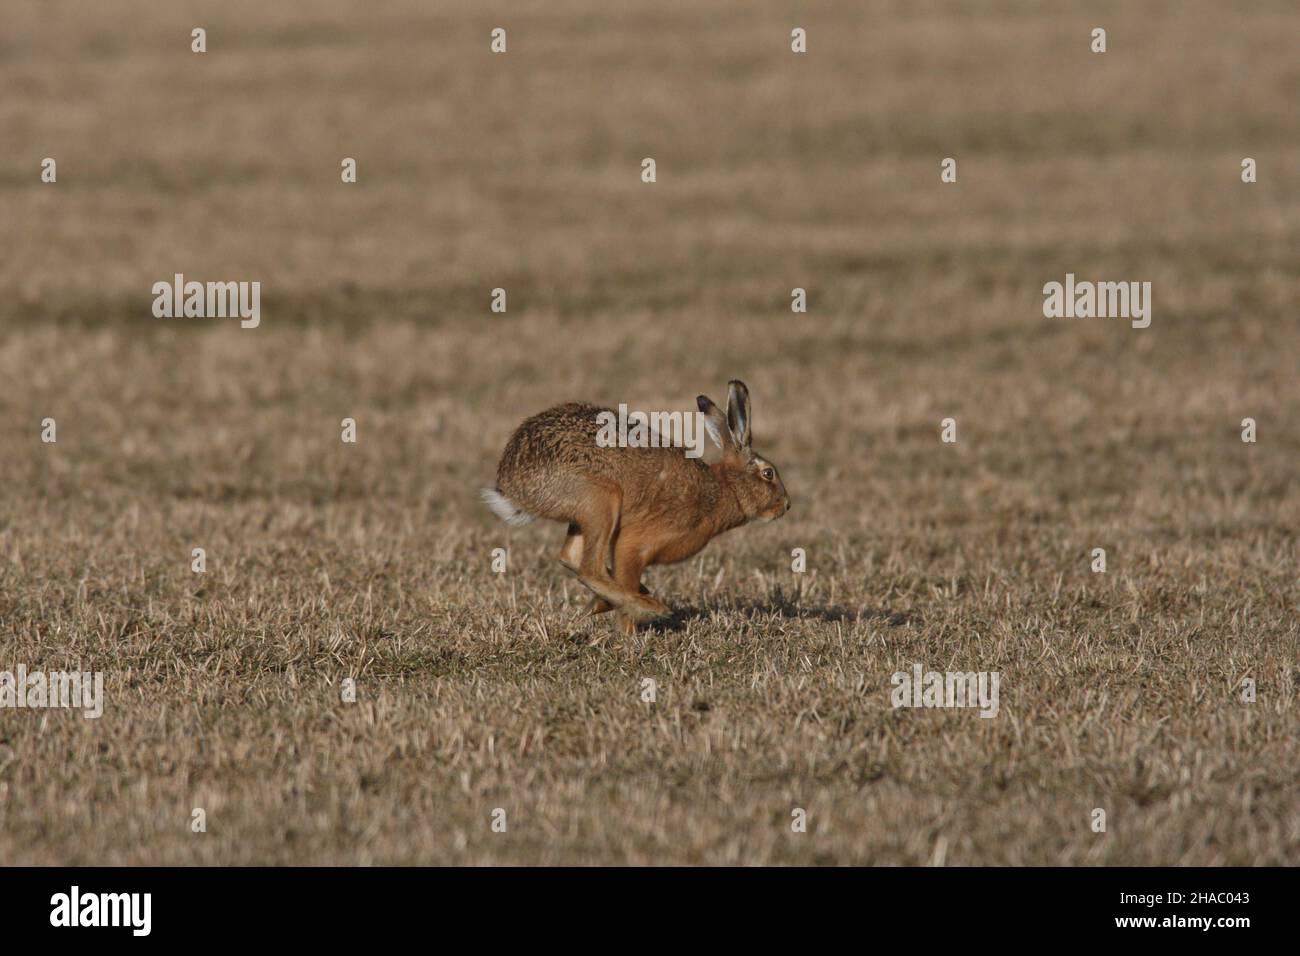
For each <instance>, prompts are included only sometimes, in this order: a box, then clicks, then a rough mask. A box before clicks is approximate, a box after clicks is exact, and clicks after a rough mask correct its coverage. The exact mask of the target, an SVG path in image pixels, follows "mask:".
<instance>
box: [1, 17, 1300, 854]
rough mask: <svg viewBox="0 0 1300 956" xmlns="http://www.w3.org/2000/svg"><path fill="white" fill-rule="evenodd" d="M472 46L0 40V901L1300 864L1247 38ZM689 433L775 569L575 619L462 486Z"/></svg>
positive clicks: (898, 34)
mask: <svg viewBox="0 0 1300 956" xmlns="http://www.w3.org/2000/svg"><path fill="white" fill-rule="evenodd" d="M490 6H491V5H488V6H485V5H483V4H479V3H474V2H470V0H463V2H461V0H457V2H441V3H437V4H430V3H427V2H424V0H386V2H384V3H363V2H359V0H358V2H343V0H320V2H314V3H312V4H306V5H302V4H292V5H290V4H266V3H261V2H251V0H240V2H231V0H221V2H217V0H211V2H172V3H161V2H152V3H146V2H136V3H120V4H112V5H108V4H74V3H65V2H57V3H56V2H51V3H43V4H13V5H11V7H12V9H6V12H5V21H6V24H5V30H4V32H3V36H0V84H2V85H0V89H2V90H3V92H0V132H2V133H3V136H2V137H0V140H2V142H3V147H4V148H3V150H0V221H2V222H3V226H2V227H0V235H2V236H3V247H2V248H3V255H0V449H2V450H0V489H3V494H2V495H0V670H12V669H14V668H16V667H17V666H18V665H19V664H24V665H26V667H27V668H28V669H29V670H59V669H72V668H80V669H84V670H101V671H103V672H104V675H105V677H104V679H105V711H104V715H103V716H102V717H101V718H99V719H98V720H89V719H85V718H83V717H82V716H81V715H80V714H79V713H76V712H69V711H64V710H46V711H35V710H9V709H5V710H0V859H3V860H4V861H5V862H6V863H10V864H15V863H19V864H21V863H27V864H56V863H68V864H93V863H103V864H168V865H170V864H265V863H273V864H332V863H343V864H384V863H397V864H927V863H933V864H947V865H974V864H1013V865H1021V864H1032V865H1051V864H1071V865H1116V864H1129V865H1154V864H1178V865H1190V864H1295V863H1298V862H1300V720H1298V719H1297V696H1298V692H1300V662H1298V658H1297V655H1298V653H1300V625H1298V624H1297V614H1296V609H1297V604H1298V603H1300V575H1298V572H1297V569H1298V567H1300V539H1298V538H1297V528H1298V527H1300V499H1298V497H1297V487H1296V481H1295V473H1296V465H1297V461H1300V431H1298V428H1297V424H1298V423H1300V389H1298V388H1297V368H1298V366H1300V321H1298V320H1300V315H1298V314H1297V304H1298V303H1300V129H1298V127H1297V123H1296V113H1295V106H1296V97H1295V93H1296V90H1297V88H1300V64H1298V63H1297V61H1296V58H1295V55H1294V54H1295V46H1294V39H1295V36H1296V33H1297V30H1298V29H1300V10H1297V8H1296V6H1295V4H1294V3H1291V2H1287V0H1277V2H1260V3H1250V4H1228V3H1215V2H1164V3H1149V2H1114V3H1096V4H1086V5H1083V4H1079V5H1062V4H1055V3H1033V2H996V3H981V4H975V3H969V4H965V3H950V4H949V3H904V2H898V3H888V4H884V3H881V4H877V3H857V2H849V0H835V2H826V3H819V4H814V5H811V6H810V7H809V8H808V9H807V10H806V11H804V10H801V11H799V12H797V13H792V12H791V11H790V10H789V9H788V5H787V4H781V3H776V2H761V3H756V2H754V0H666V2H657V3H653V4H644V3H643V4H632V3H616V4H601V5H598V4H593V3H589V2H578V0H538V2H528V3H512V4H507V5H497V8H495V9H489V8H488V7H490ZM196 26H203V27H205V28H206V30H207V36H208V52H206V53H204V54H194V53H191V52H190V31H191V30H192V29H193V28H194V27H196ZM496 26H504V27H506V28H507V30H508V44H509V47H508V52H507V53H506V54H505V55H494V54H492V53H491V52H490V50H489V39H490V38H489V33H490V31H491V30H492V28H493V27H496ZM795 26H802V27H804V28H805V29H806V30H807V31H808V53H807V54H804V55H796V54H793V53H792V52H791V51H790V30H791V29H792V28H793V27H795ZM1095 26H1103V27H1105V28H1106V29H1107V32H1108V47H1109V48H1108V51H1107V52H1106V53H1104V54H1094V53H1091V52H1090V51H1089V33H1090V31H1091V29H1092V28H1093V27H1095ZM647 156H649V157H654V158H655V159H656V162H657V165H658V181H657V182H656V183H654V184H644V183H642V182H641V180H640V164H641V160H642V158H643V157H647ZM44 157H53V158H55V159H56V160H57V164H58V166H57V171H58V181H57V183H55V184H45V183H42V182H41V181H40V165H41V160H42V159H43V158H44ZM344 157H354V158H355V159H356V160H357V167H358V182H357V183H355V184H349V185H345V184H343V183H342V182H341V181H340V162H341V160H342V159H343V158H344ZM945 157H954V158H955V159H956V160H957V162H958V181H957V182H956V183H953V184H944V183H941V182H940V177H939V172H940V162H941V160H942V159H944V158H945ZM1243 157H1253V158H1255V159H1256V160H1257V162H1258V168H1259V180H1258V182H1257V183H1254V184H1245V183H1243V182H1242V181H1241V177H1240V173H1241V168H1240V164H1241V160H1242V158H1243ZM177 272H181V273H184V274H185V275H186V277H187V278H193V279H199V280H200V281H206V280H257V281H260V282H261V283H262V303H261V312H262V314H261V324H260V326H259V327H258V328H256V329H241V328H240V327H239V324H238V322H237V321H236V320H230V319H205V318H190V319H183V318H182V319H156V318H154V317H153V315H152V314H151V305H152V301H153V295H152V293H151V291H150V290H151V286H152V284H153V283H154V282H157V281H160V280H161V281H170V280H171V277H172V276H173V274H174V273H177ZM1067 272H1070V273H1075V274H1077V275H1078V276H1079V278H1080V279H1093V280H1101V279H1106V280H1117V281H1120V280H1123V281H1128V280H1133V281H1150V282H1151V283H1152V288H1153V292H1152V300H1153V315H1152V324H1151V326H1150V328H1147V329H1141V330H1139V329H1133V328H1131V327H1130V324H1129V322H1128V321H1126V320H1124V319H1101V318H1096V319H1047V318H1045V317H1044V316H1043V312H1042V305H1043V295H1042V286H1043V285H1044V283H1046V282H1049V281H1053V280H1055V281H1061V280H1063V278H1064V276H1065V274H1066V273H1067ZM496 287H501V288H505V289H506V290H507V294H508V312H506V313H505V314H493V313H492V312H491V311H490V310H489V302H490V296H491V290H492V289H493V288H496ZM795 287H802V288H805V289H806V290H807V293H808V303H809V308H808V312H807V314H794V313H792V312H791V309H790V301H791V300H790V295H791V289H793V288H795ZM729 378H742V379H744V380H745V381H747V382H748V384H749V387H750V389H751V391H752V394H753V400H754V430H755V443H754V444H755V448H756V449H757V450H758V451H760V452H761V453H763V454H764V455H766V456H768V457H770V458H771V459H772V460H773V461H775V462H776V463H777V464H778V465H779V466H780V468H781V472H782V475H783V477H784V479H785V483H786V486H787V487H788V489H789V491H790V494H791V496H792V498H793V502H794V507H793V509H792V511H791V513H790V514H789V515H787V516H786V517H785V518H783V519H781V520H780V521H777V522H774V523H771V524H765V525H761V526H752V527H747V528H743V529H740V530H737V531H733V532H731V533H729V534H728V535H726V536H724V537H722V538H719V539H718V540H716V541H714V542H713V543H712V544H711V545H710V546H709V547H708V548H707V549H706V550H705V551H704V552H703V553H702V554H701V555H699V556H698V557H696V558H694V559H691V560H690V561H688V562H686V563H684V564H681V565H677V566H674V567H670V568H657V569H652V570H651V571H650V573H649V575H648V578H647V583H648V584H649V586H650V587H651V588H652V590H653V591H654V592H655V593H656V595H658V596H660V597H662V598H663V599H665V600H666V601H668V602H669V603H670V604H672V605H673V606H674V607H675V608H677V609H679V610H678V611H677V613H676V614H675V615H674V617H673V618H672V619H671V620H670V621H668V622H667V623H666V624H665V625H663V626H660V627H656V628H654V629H650V630H645V631H642V632H640V633H638V634H636V635H634V636H631V637H624V636H622V635H620V634H618V633H616V632H615V630H614V627H613V622H612V621H611V620H610V619H609V618H608V617H605V618H599V619H596V620H594V621H593V620H581V619H579V610H580V609H581V608H582V607H583V605H585V603H586V600H587V594H586V593H585V592H584V591H583V590H582V588H581V587H580V586H579V585H577V584H576V582H575V581H574V579H573V578H572V577H571V576H570V575H569V574H568V573H567V572H565V571H564V570H563V568H561V567H560V565H559V564H558V563H557V562H556V560H555V557H556V554H557V551H558V548H559V545H560V543H561V540H562V537H563V529H562V528H561V527H559V526H558V525H550V524H540V523H539V524H534V525H531V526H528V527H524V528H508V527H507V526H506V525H504V524H502V523H500V522H498V521H497V520H496V519H494V518H493V517H492V516H491V514H490V513H489V512H488V511H487V509H486V508H485V507H483V505H482V503H481V502H480V501H479V500H478V497H477V492H478V489H479V488H480V487H482V486H484V485H487V484H491V483H492V480H493V478H494V475H495V467H496V460H497V456H498V455H499V454H500V451H501V449H502V447H503V445H504V443H505V441H506V439H507V438H508V436H509V434H510V432H511V430H512V429H513V428H514V427H515V425H516V424H517V423H518V422H519V421H520V420H521V419H522V418H524V417H525V416H527V415H529V414H532V413H534V412H537V411H540V410H541V409H543V408H546V407H548V406H549V405H552V404H555V403H558V402H561V401H566V400H572V399H586V400H591V401H596V402H600V403H604V404H616V403H618V402H626V403H628V404H629V405H631V406H633V407H636V408H644V409H659V408H662V409H690V408H692V407H693V401H694V397H695V395H696V394H697V393H700V392H704V393H707V394H709V395H711V396H712V397H713V398H714V399H716V400H719V401H722V400H725V394H726V382H727V380H728V379H729ZM47 417H48V418H53V419H55V421H56V422H57V442H55V443H53V444H49V443H44V442H42V441H41V422H42V420H43V419H45V418H47ZM345 417H351V418H354V419H355V420H356V422H357V428H358V441H357V443H356V444H345V443H343V442H342V441H341V440H340V422H341V420H342V419H343V418H345ZM947 417H952V418H954V419H955V420H956V422H957V429H958V432H957V434H958V440H957V442H956V443H951V444H949V443H944V442H942V441H940V421H941V420H942V419H944V418H947ZM1246 417H1252V418H1254V419H1256V421H1257V423H1258V441H1257V442H1256V443H1255V444H1247V443H1243V442H1242V441H1241V437H1240V433H1241V421H1242V419H1243V418H1246ZM196 547H202V548H204V549H205V550H206V554H207V562H208V564H207V571H206V572H205V573H203V574H196V573H193V572H192V571H191V569H190V560H191V549H193V548H196ZM498 547H501V548H508V552H509V568H508V571H507V572H506V573H504V574H496V573H493V571H492V568H491V561H492V551H493V549H494V548H498ZM795 548H803V549H805V551H806V553H807V561H808V567H807V571H806V572H805V573H803V574H797V573H794V572H793V571H792V570H791V552H792V550H793V549H795ZM1093 548H1105V549H1106V554H1107V571H1106V572H1105V573H1104V574H1101V573H1093V572H1092V571H1091V570H1090V560H1091V558H1090V555H1091V552H1092V549H1093ZM915 663H920V664H922V665H924V666H925V667H926V668H927V669H937V670H941V671H942V670H960V671H969V670H976V671H981V670H983V671H996V672H998V673H1000V675H1001V709H1000V712H999V713H998V715H997V716H996V717H995V718H993V719H981V718H980V717H979V716H978V715H977V714H976V713H975V712H973V711H970V710H950V709H894V708H893V707H892V706H891V701H890V691H891V680H890V678H891V675H892V674H893V673H894V672H895V671H898V670H910V669H911V667H912V665H913V664H915ZM347 678H352V679H354V680H355V681H356V687H357V701H356V702H355V703H345V702H343V700H342V699H341V688H342V685H343V682H344V680H345V679H347ZM645 678H651V679H653V680H654V681H655V682H656V684H657V688H658V692H657V700H656V701H655V702H654V703H645V702H643V701H642V699H641V689H642V681H643V680H644V679H645ZM1247 678H1250V679H1251V680H1253V681H1255V683H1256V687H1257V699H1256V700H1255V701H1254V702H1253V703H1247V702H1245V701H1244V700H1243V699H1242V682H1243V681H1244V680H1245V679H1247ZM194 808H203V809H204V810H205V812H206V816H207V832H205V833H193V832H191V818H192V817H191V814H192V811H193V809H194ZM496 808H502V809H504V810H505V812H506V819H507V829H506V832H504V833H499V832H493V829H492V827H491V825H490V824H491V818H492V812H493V810H494V809H496ZM794 808H803V809H805V810H806V811H807V814H808V817H807V820H808V829H807V832H806V833H794V832H792V830H791V819H792V818H791V813H792V810H793V809H794ZM1094 808H1102V809H1104V810H1105V811H1106V814H1107V829H1106V832H1105V833H1095V832H1093V830H1092V828H1091V825H1090V824H1091V813H1092V811H1093V809H1094Z"/></svg>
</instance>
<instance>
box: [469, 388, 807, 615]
mask: <svg viewBox="0 0 1300 956" xmlns="http://www.w3.org/2000/svg"><path fill="white" fill-rule="evenodd" d="M698 404H699V407H700V410H701V412H703V413H704V414H705V416H706V420H707V421H708V422H709V431H710V433H711V434H712V436H713V438H714V441H715V442H717V443H718V445H719V447H721V448H722V450H723V455H722V458H721V460H719V461H718V462H716V463H714V464H706V463H705V462H704V461H703V460H702V459H700V458H688V457H686V454H685V451H684V450H683V449H681V448H655V447H647V448H635V447H633V448H618V447H601V446H600V445H599V444H598V443H597V434H598V432H599V430H600V425H599V422H598V416H599V415H600V413H601V412H609V413H610V414H614V413H613V412H612V410H610V409H603V408H600V407H598V406H595V405H588V404H584V403H580V402H571V403H569V404H566V405H557V406H556V407H554V408H551V409H548V410H547V411H545V412H542V413H541V414H539V415H534V416H533V417H532V418H529V419H528V420H527V421H525V422H524V423H523V424H522V425H520V426H519V428H518V429H517V430H516V431H515V433H514V435H513V436H511V438H510V441H509V442H508V443H507V444H506V448H505V451H504V452H503V453H502V455H501V462H500V464H499V465H498V467H497V487H496V488H495V489H487V490H485V492H484V496H485V498H487V499H488V501H489V504H491V505H492V507H493V510H494V511H496V512H497V513H498V514H499V515H500V516H501V517H503V518H505V519H506V520H509V521H512V522H516V523H518V522H519V521H521V520H524V521H526V520H528V518H529V517H539V518H548V519H550V520H552V521H562V522H565V523H566V524H567V525H568V535H567V537H566V538H565V542H564V546H563V548H562V549H561V551H560V562H561V563H562V564H563V565H564V566H565V567H566V568H568V569H569V570H570V571H572V572H574V573H575V574H576V575H577V576H578V579H579V580H580V581H581V582H582V583H583V584H584V585H586V587H587V588H589V589H590V590H591V591H592V592H593V593H594V594H595V598H593V600H592V604H591V607H590V608H589V611H590V613H594V614H599V613H603V612H605V611H609V610H612V609H613V608H618V609H619V610H620V612H621V616H622V618H623V625H624V629H625V630H629V631H630V630H632V629H634V627H635V625H636V623H637V622H638V621H646V620H651V619H653V618H656V617H659V616H662V615H664V614H666V613H668V607H667V606H666V605H665V604H663V602H661V601H658V600H656V599H655V598H653V597H651V596H650V593H649V592H648V591H647V590H646V589H645V588H644V587H643V586H642V585H641V574H642V572H643V571H644V570H645V568H646V567H647V566H649V565H652V564H670V563H673V562H676V561H684V560H685V559H687V558H689V557H691V556H692V555H694V554H696V553H698V552H699V551H700V549H701V548H703V547H704V546H705V545H706V544H708V542H709V540H710V539H712V538H713V537H714V536H716V535H718V534H721V533H722V532H724V531H728V530H730V529H732V528H736V527H739V526H740V525H742V524H745V523H746V522H748V521H751V520H753V519H755V518H764V519H768V520H770V519H772V518H777V517H780V516H781V515H782V514H784V513H785V511H786V510H787V509H788V508H789V506H790V499H789V497H788V496H787V495H786V492H785V487H784V486H783V485H782V483H781V479H780V477H779V476H778V475H777V474H776V469H775V467H774V466H772V465H771V463H770V462H767V461H766V460H764V459H762V458H760V457H759V456H757V455H755V454H754V453H753V452H752V451H751V450H750V448H749V394H748V390H747V389H746V388H745V386H744V384H743V383H741V382H733V383H732V384H731V388H730V399H729V408H728V414H727V415H726V416H725V417H724V416H723V415H722V413H721V412H720V411H719V410H718V408H717V406H715V405H714V404H713V403H712V402H711V401H709V399H707V398H706V397H704V396H702V395H701V396H700V397H699V399H698ZM503 498H504V499H505V500H504V501H502V499H503ZM510 509H513V511H512V510H510Z"/></svg>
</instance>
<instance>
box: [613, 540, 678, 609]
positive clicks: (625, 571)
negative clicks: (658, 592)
mask: <svg viewBox="0 0 1300 956" xmlns="http://www.w3.org/2000/svg"><path fill="white" fill-rule="evenodd" d="M640 545H641V543H640V541H639V540H638V537H637V534H636V532H635V531H634V530H632V529H629V528H624V529H623V530H622V531H620V532H619V536H618V540H617V541H616V542H615V543H614V580H615V581H617V582H618V584H619V586H620V587H622V588H623V589H624V590H626V591H638V592H640V594H641V595H642V597H641V602H642V604H643V605H645V606H647V607H652V608H654V613H653V614H650V615H649V616H646V615H637V616H634V615H632V614H629V613H627V611H626V610H624V611H623V612H622V613H620V614H619V623H620V624H621V626H622V629H623V633H624V634H632V633H634V632H635V631H636V625H637V623H638V621H645V620H652V619H653V618H656V617H663V616H664V615H666V614H669V613H671V608H669V607H668V605H667V604H664V603H663V602H662V601H660V600H657V599H656V598H654V597H651V595H650V591H649V589H648V588H646V586H645V585H644V584H642V583H641V575H642V574H643V573H644V572H645V566H646V559H645V556H644V555H643V554H642V550H641V546H640Z"/></svg>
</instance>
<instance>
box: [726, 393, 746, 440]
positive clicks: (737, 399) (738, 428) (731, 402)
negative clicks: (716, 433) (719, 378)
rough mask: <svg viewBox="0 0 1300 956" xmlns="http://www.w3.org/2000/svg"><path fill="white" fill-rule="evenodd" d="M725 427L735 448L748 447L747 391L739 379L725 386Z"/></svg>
mask: <svg viewBox="0 0 1300 956" xmlns="http://www.w3.org/2000/svg"><path fill="white" fill-rule="evenodd" d="M727 427H728V428H730V430H731V438H732V441H734V442H735V443H736V447H737V448H748V447H749V442H750V437H751V435H750V430H749V389H748V388H746V387H745V383H744V382H742V381H740V380H739V379H733V380H732V381H731V383H730V384H728V385H727Z"/></svg>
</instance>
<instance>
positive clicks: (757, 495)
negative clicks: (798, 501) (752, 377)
mask: <svg viewBox="0 0 1300 956" xmlns="http://www.w3.org/2000/svg"><path fill="white" fill-rule="evenodd" d="M695 401H696V404H698V405H699V406H700V411H701V412H703V413H704V425H705V427H706V428H707V429H708V432H709V437H710V438H712V439H713V441H714V443H715V444H716V445H717V446H718V447H719V448H721V449H722V460H721V461H719V462H718V464H717V465H715V466H714V467H715V468H716V469H717V471H718V472H719V476H720V477H722V478H723V479H724V480H725V481H726V483H727V484H728V486H730V488H731V489H732V491H733V492H734V493H735V495H736V501H737V503H738V504H739V505H740V508H741V510H742V511H743V512H744V516H745V520H746V521H753V520H754V519H756V518H757V519H761V520H763V521H772V520H773V519H775V518H779V517H781V516H782V515H783V514H785V513H786V512H787V511H789V510H790V496H789V495H788V494H786V491H785V485H784V484H782V482H781V476H780V475H779V474H778V473H777V470H776V466H775V465H774V464H772V463H771V462H770V461H768V460H767V459H766V458H763V457H762V456H761V455H756V454H754V450H753V449H752V448H750V447H749V440H750V416H749V389H748V388H746V387H745V383H744V382H740V381H733V382H731V383H730V384H729V385H728V386H727V414H725V415H724V414H722V411H721V409H719V408H718V406H717V405H714V404H713V402H712V401H711V400H710V399H709V397H708V396H707V395H700V396H699V397H698V398H696V400H695Z"/></svg>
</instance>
